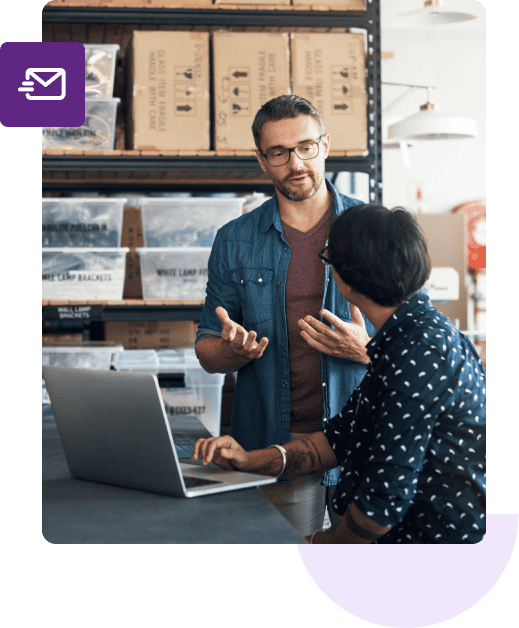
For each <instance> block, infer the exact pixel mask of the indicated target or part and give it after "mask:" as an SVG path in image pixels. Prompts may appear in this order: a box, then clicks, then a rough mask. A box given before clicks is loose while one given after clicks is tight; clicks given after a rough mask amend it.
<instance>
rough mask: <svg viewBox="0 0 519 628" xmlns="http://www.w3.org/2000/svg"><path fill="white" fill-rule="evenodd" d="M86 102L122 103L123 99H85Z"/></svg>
mask: <svg viewBox="0 0 519 628" xmlns="http://www.w3.org/2000/svg"><path fill="white" fill-rule="evenodd" d="M85 101H86V102H94V103H100V102H111V103H113V102H117V103H120V102H121V99H120V98H85Z"/></svg>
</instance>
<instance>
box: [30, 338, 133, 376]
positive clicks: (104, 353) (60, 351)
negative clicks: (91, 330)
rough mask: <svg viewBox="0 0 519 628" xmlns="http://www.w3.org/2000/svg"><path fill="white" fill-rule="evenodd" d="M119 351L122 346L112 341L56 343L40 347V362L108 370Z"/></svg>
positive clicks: (49, 364) (76, 367) (121, 349)
mask: <svg viewBox="0 0 519 628" xmlns="http://www.w3.org/2000/svg"><path fill="white" fill-rule="evenodd" d="M121 351H124V349H123V346H122V345H120V344H116V343H113V342H83V343H81V344H79V345H78V344H69V343H67V344H56V345H51V346H47V347H42V348H41V363H42V364H44V365H48V366H65V367H68V368H75V369H97V370H102V371H109V370H110V368H111V367H112V364H113V363H114V361H115V360H116V359H117V356H118V354H119V353H120V352H121Z"/></svg>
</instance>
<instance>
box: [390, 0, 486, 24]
mask: <svg viewBox="0 0 519 628" xmlns="http://www.w3.org/2000/svg"><path fill="white" fill-rule="evenodd" d="M475 17H476V16H475V15H472V13H463V12H460V11H453V10H452V11H451V10H449V9H447V8H445V2H444V0H425V2H424V6H423V7H422V8H421V9H416V10H415V11H409V13H401V14H400V15H396V16H394V18H393V21H394V23H395V24H398V25H399V26H408V27H410V28H416V27H420V26H441V25H442V24H452V23H454V22H465V21H467V20H473V19H474V18H475Z"/></svg>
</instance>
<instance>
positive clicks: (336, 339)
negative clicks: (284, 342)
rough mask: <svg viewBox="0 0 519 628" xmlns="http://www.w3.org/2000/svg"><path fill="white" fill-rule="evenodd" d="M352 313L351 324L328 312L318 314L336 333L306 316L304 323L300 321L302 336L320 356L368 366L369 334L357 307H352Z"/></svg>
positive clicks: (322, 311)
mask: <svg viewBox="0 0 519 628" xmlns="http://www.w3.org/2000/svg"><path fill="white" fill-rule="evenodd" d="M350 312H351V323H346V322H344V321H343V320H342V319H340V318H338V317H337V316H335V314H332V313H331V312H329V311H328V310H321V311H320V312H319V314H320V315H321V316H322V317H323V318H325V319H326V320H327V321H329V322H330V323H331V324H332V325H333V326H334V327H335V329H332V328H331V327H328V325H325V324H324V323H321V321H318V320H317V319H315V318H314V317H313V316H305V318H304V319H301V320H299V321H298V325H299V327H300V328H301V329H302V331H301V336H303V338H304V339H305V340H306V342H307V343H308V344H309V345H310V346H311V347H313V348H314V349H317V351H320V352H321V353H327V354H328V355H332V356H334V357H336V358H347V359H348V360H353V361H354V362H360V363H361V364H368V362H369V358H368V355H367V351H366V345H367V344H368V342H369V341H370V337H369V336H368V334H367V332H366V324H365V322H364V318H363V317H362V314H361V313H360V310H359V309H358V307H356V306H355V305H351V304H350Z"/></svg>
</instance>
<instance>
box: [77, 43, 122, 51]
mask: <svg viewBox="0 0 519 628" xmlns="http://www.w3.org/2000/svg"><path fill="white" fill-rule="evenodd" d="M83 46H85V48H117V50H119V49H120V48H121V46H120V45H119V44H83Z"/></svg>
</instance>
